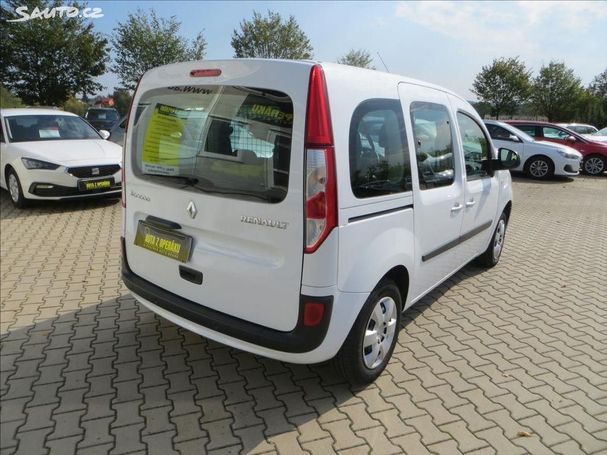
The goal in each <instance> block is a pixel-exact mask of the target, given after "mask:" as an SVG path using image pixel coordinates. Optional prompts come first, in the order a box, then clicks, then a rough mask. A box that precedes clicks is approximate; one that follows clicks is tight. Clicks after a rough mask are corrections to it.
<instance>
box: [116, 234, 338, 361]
mask: <svg viewBox="0 0 607 455" xmlns="http://www.w3.org/2000/svg"><path fill="white" fill-rule="evenodd" d="M121 242H122V280H123V281H124V284H125V285H126V287H127V288H129V290H131V291H132V292H133V293H135V294H137V295H139V296H141V297H142V298H144V299H145V300H147V301H149V302H152V303H153V304H154V305H156V306H159V307H160V308H163V309H165V310H167V311H168V312H170V313H173V314H176V315H177V316H181V317H182V318H184V319H187V320H188V321H191V322H193V323H195V324H198V325H201V326H203V327H206V328H209V329H211V330H214V331H216V332H220V333H223V334H225V335H228V336H230V337H233V338H237V339H239V340H242V341H246V342H248V343H252V344H255V345H257V346H263V347H265V348H269V349H274V350H277V351H283V352H292V353H301V352H308V351H312V350H313V349H315V348H317V347H318V346H320V344H321V343H322V342H323V340H324V339H325V336H326V335H327V330H328V329H329V322H330V321H331V310H332V307H333V296H326V297H308V296H304V295H302V296H300V299H299V316H298V319H297V325H296V326H295V328H294V329H293V330H291V331H290V332H283V331H280V330H274V329H270V328H268V327H264V326H262V325H259V324H255V323H253V322H248V321H245V320H243V319H240V318H236V317H234V316H230V315H227V314H225V313H222V312H220V311H217V310H213V309H211V308H208V307H205V306H203V305H200V304H198V303H196V302H192V301H191V300H187V299H184V298H183V297H180V296H178V295H177V294H173V293H172V292H169V291H167V290H166V289H163V288H161V287H159V286H156V285H155V284H152V283H150V282H149V281H147V280H145V279H143V278H141V277H140V276H138V275H136V274H135V273H134V272H133V271H132V270H131V268H130V267H129V263H128V260H127V257H126V244H125V240H124V237H121ZM268 298H272V296H271V295H270V294H268ZM306 302H319V303H323V304H324V306H325V311H324V314H323V319H322V320H321V322H320V323H319V324H318V325H317V326H315V327H307V326H304V324H303V319H304V312H303V309H304V304H305V303H306ZM246 303H247V302H243V305H244V304H246Z"/></svg>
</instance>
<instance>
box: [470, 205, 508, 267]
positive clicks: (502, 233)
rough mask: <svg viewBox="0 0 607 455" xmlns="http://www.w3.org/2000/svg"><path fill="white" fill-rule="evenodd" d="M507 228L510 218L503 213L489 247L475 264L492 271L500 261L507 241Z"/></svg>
mask: <svg viewBox="0 0 607 455" xmlns="http://www.w3.org/2000/svg"><path fill="white" fill-rule="evenodd" d="M506 227H508V217H507V216H506V214H505V213H502V216H500V218H499V220H497V225H496V226H495V231H493V235H492V236H491V241H490V242H489V246H488V247H487V249H486V250H485V252H484V253H483V254H481V255H480V256H479V257H477V258H476V261H475V262H476V264H477V265H478V266H480V267H483V268H486V269H490V268H492V267H495V266H496V265H497V263H498V262H499V261H500V257H501V255H502V251H503V249H504V242H505V240H506Z"/></svg>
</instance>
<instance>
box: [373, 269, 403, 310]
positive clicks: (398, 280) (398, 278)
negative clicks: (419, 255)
mask: <svg viewBox="0 0 607 455" xmlns="http://www.w3.org/2000/svg"><path fill="white" fill-rule="evenodd" d="M385 279H388V280H391V281H393V282H394V284H396V287H398V291H399V292H400V298H401V300H402V302H401V303H402V307H403V308H404V307H405V302H406V301H407V297H408V295H409V283H410V280H409V271H408V270H407V267H405V266H404V265H402V264H400V265H397V266H394V267H392V268H391V269H390V270H388V272H387V273H386V274H385V275H384V276H383V277H382V278H381V280H379V282H378V284H379V283H381V281H382V280H385Z"/></svg>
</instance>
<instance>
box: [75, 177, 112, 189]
mask: <svg viewBox="0 0 607 455" xmlns="http://www.w3.org/2000/svg"><path fill="white" fill-rule="evenodd" d="M113 186H114V179H113V178H107V179H98V180H80V181H78V190H80V191H95V190H109V189H110V188H111V187H113Z"/></svg>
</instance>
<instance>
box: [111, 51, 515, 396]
mask: <svg viewBox="0 0 607 455" xmlns="http://www.w3.org/2000/svg"><path fill="white" fill-rule="evenodd" d="M124 149H125V156H124V167H123V169H124V178H123V205H124V226H123V240H122V248H123V279H124V282H125V284H126V286H127V287H128V288H129V289H130V290H131V291H132V293H133V295H134V296H135V298H136V299H137V300H138V301H139V302H141V303H142V304H143V305H144V306H146V307H147V308H149V309H151V310H152V311H154V312H155V313H157V314H159V315H161V316H162V317H164V318H166V319H168V320H170V321H172V322H174V323H175V324H177V325H180V326H182V327H185V328H187V329H189V330H191V331H193V332H196V333H198V334H200V335H202V336H205V337H208V338H210V339H213V340H216V341H218V342H220V343H225V344H227V345H230V346H234V347H237V348H240V349H243V350H246V351H250V352H253V353H255V354H259V355H262V356H267V357H271V358H274V359H279V360H283V361H288V362H295V363H316V362H321V361H325V360H328V359H331V358H334V359H335V361H336V363H337V365H338V366H339V367H340V368H341V370H342V371H343V373H344V375H345V377H346V378H347V379H349V380H350V381H351V382H352V383H355V384H364V383H368V382H371V381H373V380H374V379H375V378H376V377H377V376H378V375H379V374H380V373H381V372H382V370H383V369H384V368H385V366H386V364H387V363H388V361H389V359H390V356H391V354H392V351H393V349H394V346H395V344H396V340H397V336H398V327H399V322H400V318H401V313H402V311H404V310H406V309H407V308H408V307H409V306H411V305H413V304H414V303H415V302H416V301H418V300H419V299H420V298H421V297H422V296H424V295H425V294H426V293H428V292H429V291H430V290H432V289H433V288H434V287H436V286H438V285H439V284H440V283H441V282H443V281H444V280H445V279H447V278H448V277H449V276H451V275H453V274H454V273H455V272H457V270H459V269H460V268H461V267H463V266H464V265H466V264H467V263H468V262H470V261H471V260H473V259H477V260H478V262H479V263H481V264H483V265H484V266H487V267H491V266H494V265H495V264H496V263H497V262H498V260H499V258H500V254H501V252H502V249H503V246H504V237H505V232H506V226H507V223H508V218H509V215H510V210H511V204H512V189H511V181H510V174H509V172H508V171H507V170H505V169H508V168H510V167H515V166H517V165H518V157H517V155H516V153H514V152H512V151H510V150H507V149H500V151H499V152H498V151H497V150H495V149H494V147H493V145H492V143H491V139H490V137H489V134H488V133H487V130H486V128H485V126H484V125H483V122H482V120H481V119H480V118H479V116H478V115H477V113H476V111H475V110H474V109H473V108H472V107H471V106H470V104H469V103H467V102H466V101H465V100H464V99H463V98H461V97H459V96H457V95H455V94H454V93H451V92H450V91H448V90H445V89H443V88H440V87H437V86H434V85H431V84H427V83H424V82H420V81H415V80H411V79H407V78H405V77H401V76H398V75H394V74H387V73H382V72H379V71H372V70H364V69H358V68H353V67H350V66H343V65H337V64H332V63H318V62H311V61H281V60H219V61H206V60H205V61H201V62H189V63H179V64H173V65H168V66H163V67H160V68H156V69H153V70H151V71H149V72H148V73H146V74H145V75H144V76H143V78H142V79H141V81H140V83H139V86H138V88H137V90H136V93H135V95H134V99H133V105H132V107H131V114H130V117H129V119H128V122H127V134H126V142H125V148H124Z"/></svg>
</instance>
